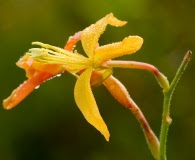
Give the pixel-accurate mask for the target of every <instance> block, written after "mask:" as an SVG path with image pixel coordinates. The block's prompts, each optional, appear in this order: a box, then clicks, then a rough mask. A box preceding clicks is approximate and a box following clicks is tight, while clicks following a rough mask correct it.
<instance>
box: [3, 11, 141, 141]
mask: <svg viewBox="0 0 195 160" xmlns="http://www.w3.org/2000/svg"><path fill="white" fill-rule="evenodd" d="M108 24H110V25H112V26H116V27H118V26H123V25H125V24H126V22H125V21H120V20H118V19H117V18H115V17H114V16H113V14H112V13H110V14H108V15H106V16H105V17H104V18H102V19H100V20H99V21H97V22H96V23H95V24H92V25H91V26H89V27H87V28H86V29H84V30H83V31H81V32H78V33H77V34H75V36H73V37H70V39H69V41H68V43H67V44H66V46H65V49H61V48H58V47H54V46H51V45H48V44H43V43H40V42H34V43H33V44H36V45H40V46H41V47H43V48H33V49H30V50H29V52H28V53H27V54H26V55H25V56H24V57H23V58H22V59H20V60H19V62H18V63H17V64H18V65H19V66H20V67H22V68H24V69H25V70H26V73H27V77H28V78H29V79H28V80H27V81H25V82H24V83H23V84H22V85H21V86H19V87H18V88H17V89H16V90H14V92H13V93H12V94H11V96H10V97H9V98H7V99H6V100H4V103H3V104H4V108H6V109H11V108H13V107H14V106H15V105H17V104H18V103H19V102H20V101H21V100H22V99H24V98H25V97H26V96H27V95H28V94H29V93H30V92H31V91H32V90H33V89H34V88H35V87H36V86H37V85H40V84H41V83H43V82H44V81H45V80H46V79H48V78H51V77H52V76H56V75H57V74H59V73H62V72H64V71H67V72H69V73H71V74H74V75H76V76H77V77H78V79H77V81H76V85H75V88H74V97H75V101H76V104H77V106H78V107H79V109H80V110H81V112H82V114H83V115H84V117H85V119H86V120H87V121H88V122H89V123H90V124H91V125H93V126H94V127H95V128H96V129H97V130H99V131H100V132H101V133H102V134H103V135H104V137H105V138H106V140H107V141H108V140H109V136H110V134H109V131H108V129H107V126H106V124H105V123H104V121H103V119H102V117H101V115H100V113H99V110H98V107H97V104H96V101H95V98H94V96H93V93H92V90H91V85H92V84H93V83H94V85H97V84H98V83H103V82H104V81H105V80H106V78H108V77H109V76H110V75H111V74H112V72H111V69H109V67H108V66H106V65H105V62H106V61H108V60H110V59H113V58H116V57H120V56H123V55H126V54H132V53H134V52H136V51H137V50H139V49H140V47H141V45H142V43H143V39H142V38H141V37H139V36H129V37H126V38H124V39H123V41H121V42H116V43H112V44H108V45H104V46H99V45H98V40H99V37H100V35H101V34H102V33H103V32H104V31H105V29H106V26H107V25H108ZM79 40H81V43H82V47H83V49H84V51H85V53H86V55H87V57H85V56H83V55H81V54H79V53H77V52H74V53H73V52H71V50H72V49H73V46H74V45H75V44H76V43H77V42H78V41H79ZM96 73H98V74H96Z"/></svg>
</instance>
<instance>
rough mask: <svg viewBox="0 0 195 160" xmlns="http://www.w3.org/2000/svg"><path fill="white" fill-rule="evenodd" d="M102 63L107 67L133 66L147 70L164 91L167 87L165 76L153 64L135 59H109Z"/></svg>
mask: <svg viewBox="0 0 195 160" xmlns="http://www.w3.org/2000/svg"><path fill="white" fill-rule="evenodd" d="M103 65H106V66H109V67H119V68H134V69H141V70H147V71H149V72H151V73H152V74H153V75H154V76H155V77H156V79H157V80H158V83H159V84H160V86H161V87H162V88H163V91H164V92H166V91H167V90H168V89H169V82H168V80H167V78H166V77H165V76H164V75H163V74H162V73H161V72H160V71H159V70H158V69H157V68H156V67H155V66H153V65H151V64H148V63H144V62H135V61H117V60H110V61H107V62H105V63H104V64H103Z"/></svg>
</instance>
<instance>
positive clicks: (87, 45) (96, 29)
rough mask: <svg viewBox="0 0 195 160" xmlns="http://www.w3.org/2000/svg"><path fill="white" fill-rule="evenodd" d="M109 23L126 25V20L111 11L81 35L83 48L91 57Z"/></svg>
mask: <svg viewBox="0 0 195 160" xmlns="http://www.w3.org/2000/svg"><path fill="white" fill-rule="evenodd" d="M107 24H110V25H112V26H117V27H118V26H123V25H125V24H126V22H125V21H120V20H118V19H117V18H115V17H114V15H113V14H112V13H110V14H108V15H106V16H105V17H104V18H102V19H100V20H99V21H97V22H96V23H95V24H92V25H91V26H89V27H87V28H86V29H84V30H83V32H82V35H81V42H82V46H83V49H84V51H85V53H86V54H87V55H88V57H89V58H93V55H94V49H95V48H96V47H97V45H98V39H99V37H100V35H101V34H102V33H103V32H104V31H105V29H106V26H107Z"/></svg>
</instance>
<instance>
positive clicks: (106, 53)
mask: <svg viewBox="0 0 195 160" xmlns="http://www.w3.org/2000/svg"><path fill="white" fill-rule="evenodd" d="M142 44H143V39H142V38H141V37H139V36H129V37H126V38H125V39H123V41H122V42H116V43H112V44H108V45H105V46H101V47H98V48H97V49H96V50H95V57H94V63H96V64H99V63H101V62H103V61H106V60H109V59H113V58H116V57H120V56H123V55H126V54H132V53H134V52H136V51H137V50H139V49H140V48H141V46H142Z"/></svg>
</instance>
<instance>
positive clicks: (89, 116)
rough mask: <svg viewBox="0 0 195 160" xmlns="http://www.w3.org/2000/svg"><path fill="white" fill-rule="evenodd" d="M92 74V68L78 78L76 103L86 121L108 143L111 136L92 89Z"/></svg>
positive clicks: (75, 93)
mask: <svg viewBox="0 0 195 160" xmlns="http://www.w3.org/2000/svg"><path fill="white" fill-rule="evenodd" d="M91 73H92V68H88V69H87V70H86V71H84V72H83V73H82V74H81V75H80V77H79V78H78V80H77V82H76V85H75V89H74V96H75V101H76V104H77V106H78V107H79V109H80V110H81V112H82V114H83V115H84V117H85V119H86V120H87V121H88V122H89V123H90V124H91V125H93V126H94V127H95V128H96V129H97V130H99V131H100V132H101V133H102V134H103V135H104V137H105V138H106V140H107V141H108V140H109V137H110V134H109V131H108V129H107V126H106V124H105V123H104V121H103V119H102V117H101V115H100V113H99V110H98V107H97V104H96V101H95V98H94V96H93V93H92V90H91V87H90V77H91Z"/></svg>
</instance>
